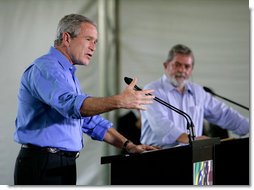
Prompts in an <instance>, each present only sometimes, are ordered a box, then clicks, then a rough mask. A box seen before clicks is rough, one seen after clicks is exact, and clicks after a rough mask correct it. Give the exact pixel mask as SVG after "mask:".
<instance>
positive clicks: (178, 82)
mask: <svg viewBox="0 0 254 190" xmlns="http://www.w3.org/2000/svg"><path fill="white" fill-rule="evenodd" d="M167 77H168V79H169V81H170V83H171V84H172V85H173V86H174V87H176V88H183V87H184V86H185V84H186V83H187V81H188V80H186V79H185V77H184V76H183V75H182V74H180V73H177V74H175V75H173V76H169V75H167ZM179 77H181V78H183V80H177V79H176V78H179Z"/></svg>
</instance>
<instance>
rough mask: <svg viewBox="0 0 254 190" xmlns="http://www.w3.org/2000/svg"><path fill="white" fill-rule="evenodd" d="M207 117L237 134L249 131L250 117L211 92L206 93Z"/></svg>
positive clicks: (244, 133)
mask: <svg viewBox="0 0 254 190" xmlns="http://www.w3.org/2000/svg"><path fill="white" fill-rule="evenodd" d="M204 97H205V98H206V100H205V102H207V103H206V104H205V113H204V114H205V118H206V119H207V120H208V121H209V122H211V123H214V124H217V125H219V126H221V127H222V128H224V129H228V130H230V131H232V132H233V133H235V134H237V135H246V134H248V133H249V119H248V118H245V117H244V116H242V115H241V114H240V113H239V112H237V111H236V110H234V109H233V108H231V107H229V106H228V105H226V104H225V103H224V102H221V101H219V100H217V99H216V98H214V97H213V96H212V95H210V94H209V93H205V95H204Z"/></svg>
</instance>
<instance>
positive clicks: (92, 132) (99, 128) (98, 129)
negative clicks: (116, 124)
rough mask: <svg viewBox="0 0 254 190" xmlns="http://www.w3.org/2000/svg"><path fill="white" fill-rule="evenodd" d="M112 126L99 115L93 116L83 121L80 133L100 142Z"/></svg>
mask: <svg viewBox="0 0 254 190" xmlns="http://www.w3.org/2000/svg"><path fill="white" fill-rule="evenodd" d="M112 126H113V124H112V123H111V122H110V121H108V120H106V119H105V118H103V117H101V116H100V115H95V116H92V117H86V118H85V119H84V123H83V126H82V131H83V132H84V133H86V134H87V135H89V136H90V137H91V138H92V139H94V140H99V141H102V140H103V139H104V136H105V134H106V132H107V131H108V129H109V128H110V127H112Z"/></svg>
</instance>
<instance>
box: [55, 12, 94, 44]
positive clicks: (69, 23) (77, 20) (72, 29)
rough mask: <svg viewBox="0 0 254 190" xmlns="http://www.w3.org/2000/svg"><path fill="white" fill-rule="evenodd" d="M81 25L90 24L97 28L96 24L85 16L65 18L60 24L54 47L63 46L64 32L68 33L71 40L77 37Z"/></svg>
mask: <svg viewBox="0 0 254 190" xmlns="http://www.w3.org/2000/svg"><path fill="white" fill-rule="evenodd" d="M81 23H90V24H92V25H94V26H95V27H96V24H95V23H94V22H93V21H92V20H90V19H89V18H87V17H85V16H83V15H79V14H70V15H66V16H64V17H63V18H62V19H61V20H60V21H59V23H58V26H57V30H56V39H55V41H54V45H60V44H61V42H62V40H63V38H62V35H63V33H64V32H68V33H69V34H70V36H71V38H74V37H76V36H77V35H78V34H79V32H80V25H81Z"/></svg>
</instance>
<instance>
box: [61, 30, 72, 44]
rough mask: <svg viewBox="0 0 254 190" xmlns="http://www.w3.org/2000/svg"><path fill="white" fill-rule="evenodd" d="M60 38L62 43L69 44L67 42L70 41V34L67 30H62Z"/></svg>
mask: <svg viewBox="0 0 254 190" xmlns="http://www.w3.org/2000/svg"><path fill="white" fill-rule="evenodd" d="M62 39H63V44H64V45H69V43H70V42H71V36H70V34H69V33H68V32H63V34H62Z"/></svg>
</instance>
